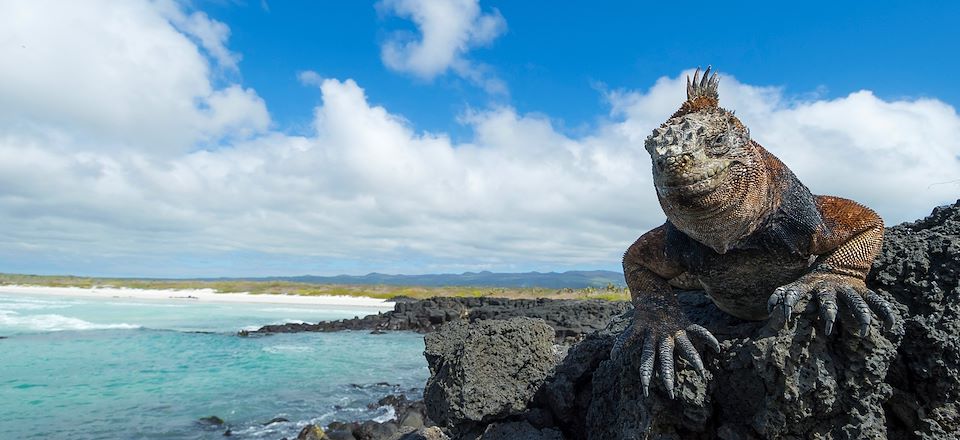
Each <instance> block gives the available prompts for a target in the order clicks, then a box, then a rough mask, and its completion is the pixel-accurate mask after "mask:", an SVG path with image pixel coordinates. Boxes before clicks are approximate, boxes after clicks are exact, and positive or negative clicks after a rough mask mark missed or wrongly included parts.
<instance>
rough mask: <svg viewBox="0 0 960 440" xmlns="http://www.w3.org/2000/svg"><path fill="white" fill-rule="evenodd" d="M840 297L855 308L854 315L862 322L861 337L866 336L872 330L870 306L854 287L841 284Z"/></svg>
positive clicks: (852, 308) (851, 307)
mask: <svg viewBox="0 0 960 440" xmlns="http://www.w3.org/2000/svg"><path fill="white" fill-rule="evenodd" d="M840 297H841V298H842V299H843V302H844V303H846V304H847V306H848V307H850V309H851V310H853V315H854V316H855V317H856V318H857V322H859V323H860V337H861V338H862V337H864V336H866V335H867V332H869V331H870V307H869V306H868V305H867V303H866V301H864V300H863V297H862V296H860V293H859V292H857V291H856V290H855V289H854V288H853V287H850V286H840Z"/></svg>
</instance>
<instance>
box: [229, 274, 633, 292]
mask: <svg viewBox="0 0 960 440" xmlns="http://www.w3.org/2000/svg"><path fill="white" fill-rule="evenodd" d="M231 279H234V278H231ZM243 279H245V280H255V281H295V282H300V283H312V284H385V285H392V286H436V287H439V286H484V287H545V288H551V289H562V288H564V287H569V288H573V289H582V288H585V287H605V286H606V285H608V284H613V285H616V286H621V287H623V286H625V285H626V284H625V283H624V281H623V273H620V272H613V271H609V270H572V271H567V272H525V273H494V272H487V271H483V272H464V273H461V274H428V275H387V274H382V273H376V272H374V273H369V274H366V275H336V276H328V277H323V276H314V275H302V276H295V277H265V278H243Z"/></svg>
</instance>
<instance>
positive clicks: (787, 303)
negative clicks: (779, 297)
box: [783, 288, 800, 324]
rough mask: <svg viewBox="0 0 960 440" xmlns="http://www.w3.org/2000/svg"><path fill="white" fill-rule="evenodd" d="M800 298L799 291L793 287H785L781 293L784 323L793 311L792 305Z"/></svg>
mask: <svg viewBox="0 0 960 440" xmlns="http://www.w3.org/2000/svg"><path fill="white" fill-rule="evenodd" d="M798 299H800V291H799V290H797V289H795V288H793V289H787V290H786V292H784V294H783V321H784V324H786V322H787V321H789V320H790V315H791V314H792V313H793V307H794V306H795V305H797V300H798Z"/></svg>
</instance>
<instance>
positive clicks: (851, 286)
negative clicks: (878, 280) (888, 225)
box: [767, 196, 896, 337]
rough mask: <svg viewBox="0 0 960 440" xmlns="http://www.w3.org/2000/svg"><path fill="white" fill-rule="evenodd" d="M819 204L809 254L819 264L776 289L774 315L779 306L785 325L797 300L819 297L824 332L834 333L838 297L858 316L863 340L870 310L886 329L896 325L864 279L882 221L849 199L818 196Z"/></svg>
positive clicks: (889, 309)
mask: <svg viewBox="0 0 960 440" xmlns="http://www.w3.org/2000/svg"><path fill="white" fill-rule="evenodd" d="M816 201H817V208H818V209H819V210H820V213H821V215H822V217H823V220H824V222H823V225H821V227H820V228H819V229H818V230H817V231H816V233H815V234H814V236H813V237H812V240H811V253H813V254H814V255H817V256H818V257H817V260H816V261H815V262H814V264H813V267H812V268H811V270H810V272H809V273H807V274H806V275H804V276H803V277H801V278H800V279H799V280H797V281H795V282H793V283H790V284H787V285H785V286H782V287H779V288H777V289H776V291H774V293H773V295H771V296H770V299H769V301H768V302H767V307H768V309H769V310H770V311H771V312H772V311H773V310H774V309H775V308H776V307H777V306H780V307H781V310H782V311H783V315H784V323H786V320H787V319H789V318H790V314H791V312H792V311H793V308H794V306H795V305H796V303H797V300H798V299H800V297H802V296H805V295H812V294H815V295H816V298H817V301H818V303H819V306H820V318H821V319H822V320H823V322H824V331H825V333H827V334H830V332H831V330H832V329H833V323H834V321H835V320H836V317H837V298H838V296H839V298H840V300H841V301H842V302H843V303H844V304H845V305H846V306H847V307H849V308H850V309H851V311H852V312H853V314H854V316H855V317H856V318H857V322H858V323H859V324H860V332H859V334H860V336H861V337H862V336H866V334H867V332H868V331H869V329H870V322H871V315H870V310H871V309H872V310H873V311H874V312H875V313H876V314H877V315H878V316H879V317H880V318H881V319H882V320H883V321H884V324H885V326H886V327H887V328H890V327H892V326H893V324H894V321H895V319H896V318H895V316H894V314H893V309H892V307H890V304H889V303H888V302H887V301H886V300H884V299H883V298H881V297H880V296H879V295H877V294H876V292H873V291H872V290H870V289H868V288H867V286H866V284H865V281H864V280H865V279H866V277H867V273H868V272H869V271H870V265H871V264H872V263H873V260H874V258H876V256H877V254H878V253H879V252H880V248H881V246H882V245H883V220H882V219H880V217H879V216H878V215H877V214H876V213H874V212H873V211H871V210H870V209H868V208H865V207H864V206H862V205H860V204H858V203H856V202H853V201H851V200H847V199H842V198H839V197H830V196H817V197H816Z"/></svg>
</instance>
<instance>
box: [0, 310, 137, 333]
mask: <svg viewBox="0 0 960 440" xmlns="http://www.w3.org/2000/svg"><path fill="white" fill-rule="evenodd" d="M0 328H12V329H16V330H26V331H40V332H57V331H64V330H105V329H135V328H140V326H139V325H134V324H127V323H118V324H97V323H94V322H90V321H84V320H82V319H79V318H72V317H69V316H63V315H52V314H51V315H20V314H19V313H17V312H14V311H12V310H0Z"/></svg>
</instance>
